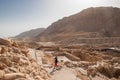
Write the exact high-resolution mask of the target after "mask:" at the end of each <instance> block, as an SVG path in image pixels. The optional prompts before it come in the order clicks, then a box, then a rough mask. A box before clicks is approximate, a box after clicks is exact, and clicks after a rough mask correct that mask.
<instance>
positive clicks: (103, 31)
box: [37, 7, 120, 41]
mask: <svg viewBox="0 0 120 80" xmlns="http://www.w3.org/2000/svg"><path fill="white" fill-rule="evenodd" d="M119 21H120V9H119V8H115V7H96V8H93V7H91V8H88V9H85V10H83V11H81V12H79V13H77V14H75V15H71V16H69V17H64V18H63V19H60V20H58V21H56V22H54V23H53V24H51V25H50V26H49V27H48V28H47V29H46V30H45V31H44V32H42V33H41V34H39V35H38V36H37V40H42V41H61V40H64V39H73V38H99V37H119V36H120V23H119Z"/></svg>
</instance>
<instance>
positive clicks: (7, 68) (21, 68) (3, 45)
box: [0, 39, 51, 80]
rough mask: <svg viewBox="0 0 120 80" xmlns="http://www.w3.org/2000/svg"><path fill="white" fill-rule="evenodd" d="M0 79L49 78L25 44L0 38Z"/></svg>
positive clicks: (27, 79)
mask: <svg viewBox="0 0 120 80" xmlns="http://www.w3.org/2000/svg"><path fill="white" fill-rule="evenodd" d="M0 80H51V79H50V75H49V74H48V72H47V71H46V70H45V69H44V68H43V67H42V66H41V65H39V64H38V63H37V62H36V61H35V59H33V58H32V57H31V53H30V52H29V50H28V48H27V47H25V46H19V45H18V44H17V43H16V42H15V41H12V40H10V39H0Z"/></svg>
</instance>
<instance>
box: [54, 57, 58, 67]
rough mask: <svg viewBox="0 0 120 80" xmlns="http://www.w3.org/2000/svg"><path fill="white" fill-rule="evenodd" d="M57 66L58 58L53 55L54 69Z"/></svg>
mask: <svg viewBox="0 0 120 80" xmlns="http://www.w3.org/2000/svg"><path fill="white" fill-rule="evenodd" d="M57 66H58V58H57V56H55V58H54V69H56V68H57Z"/></svg>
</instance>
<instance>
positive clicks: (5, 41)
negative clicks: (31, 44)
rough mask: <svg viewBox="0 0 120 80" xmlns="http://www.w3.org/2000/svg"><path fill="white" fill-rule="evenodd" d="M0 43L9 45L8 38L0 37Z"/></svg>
mask: <svg viewBox="0 0 120 80" xmlns="http://www.w3.org/2000/svg"><path fill="white" fill-rule="evenodd" d="M0 45H5V46H11V42H10V40H7V39H2V38H0Z"/></svg>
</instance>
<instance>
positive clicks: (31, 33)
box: [15, 28, 45, 39]
mask: <svg viewBox="0 0 120 80" xmlns="http://www.w3.org/2000/svg"><path fill="white" fill-rule="evenodd" d="M44 30H45V28H37V29H32V30H29V31H25V32H23V33H20V34H19V35H17V36H16V37H15V38H19V39H30V38H31V39H32V38H34V37H35V36H37V35H38V34H40V33H41V32H43V31H44Z"/></svg>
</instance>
